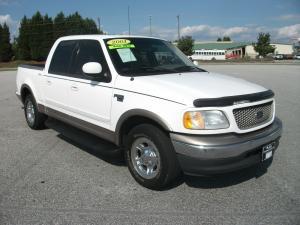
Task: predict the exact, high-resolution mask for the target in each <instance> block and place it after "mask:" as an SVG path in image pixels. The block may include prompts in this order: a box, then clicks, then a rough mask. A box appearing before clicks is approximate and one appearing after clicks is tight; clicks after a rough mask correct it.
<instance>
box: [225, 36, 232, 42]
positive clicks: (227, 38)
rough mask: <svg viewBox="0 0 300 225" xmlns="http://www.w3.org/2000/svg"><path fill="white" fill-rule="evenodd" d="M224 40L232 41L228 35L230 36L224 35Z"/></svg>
mask: <svg viewBox="0 0 300 225" xmlns="http://www.w3.org/2000/svg"><path fill="white" fill-rule="evenodd" d="M223 41H231V38H230V37H228V36H224V37H223Z"/></svg>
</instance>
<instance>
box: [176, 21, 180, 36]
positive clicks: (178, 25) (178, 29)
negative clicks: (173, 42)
mask: <svg viewBox="0 0 300 225" xmlns="http://www.w3.org/2000/svg"><path fill="white" fill-rule="evenodd" d="M176 17H177V35H178V40H179V39H180V24H179V20H180V18H179V15H177V16H176Z"/></svg>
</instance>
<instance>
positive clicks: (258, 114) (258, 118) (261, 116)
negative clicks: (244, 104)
mask: <svg viewBox="0 0 300 225" xmlns="http://www.w3.org/2000/svg"><path fill="white" fill-rule="evenodd" d="M263 116H264V112H263V111H258V112H256V113H255V118H256V119H257V120H260V119H262V118H263Z"/></svg>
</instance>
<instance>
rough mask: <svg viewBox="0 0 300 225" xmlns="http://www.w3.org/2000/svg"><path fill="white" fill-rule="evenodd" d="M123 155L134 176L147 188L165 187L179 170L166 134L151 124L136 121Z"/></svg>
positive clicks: (177, 174)
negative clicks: (138, 123) (139, 123)
mask: <svg viewBox="0 0 300 225" xmlns="http://www.w3.org/2000/svg"><path fill="white" fill-rule="evenodd" d="M125 158H126V161H127V165H128V168H129V171H130V173H131V174H132V176H133V177H134V179H135V180H136V181H137V182H138V183H139V184H141V185H142V186H144V187H147V188H150V189H162V188H165V187H167V186H168V185H169V184H170V183H171V182H173V181H174V179H175V178H176V177H178V176H179V174H180V167H179V164H178V161H177V158H176V154H175V151H174V149H173V145H172V143H171V141H170V138H169V136H168V135H167V134H166V133H165V132H164V131H162V130H161V129H159V128H158V127H156V126H153V125H150V124H141V125H138V126H136V127H134V128H133V129H132V130H131V131H130V133H129V135H128V140H127V147H126V151H125Z"/></svg>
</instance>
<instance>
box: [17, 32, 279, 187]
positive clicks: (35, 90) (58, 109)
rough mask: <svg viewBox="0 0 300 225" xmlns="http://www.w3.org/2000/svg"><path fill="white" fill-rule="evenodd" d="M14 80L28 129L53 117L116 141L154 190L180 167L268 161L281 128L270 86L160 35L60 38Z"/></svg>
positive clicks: (227, 167)
mask: <svg viewBox="0 0 300 225" xmlns="http://www.w3.org/2000/svg"><path fill="white" fill-rule="evenodd" d="M16 86H17V90H16V94H17V96H18V97H19V99H20V100H21V102H22V104H23V105H24V112H25V118H26V121H27V124H28V126H29V127H30V128H32V129H41V128H43V127H44V122H45V120H46V119H47V117H54V118H56V119H58V120H62V121H64V122H66V123H69V124H71V125H72V126H75V127H77V128H80V129H82V130H84V131H87V132H90V133H92V134H94V135H97V136H99V137H101V138H102V139H105V140H108V141H110V142H113V143H114V144H115V145H117V146H120V147H121V149H123V150H124V155H125V159H126V162H127V165H128V168H129V171H130V173H131V174H132V176H133V177H134V178H135V180H136V181H137V182H138V183H140V184H141V185H143V186H145V187H147V188H151V189H161V188H165V187H166V186H168V185H169V184H170V183H171V182H173V181H174V179H176V178H177V177H178V176H179V175H180V174H181V172H184V173H186V174H191V175H212V174H218V173H226V172H230V171H234V170H239V169H242V168H245V167H249V166H252V165H258V164H260V163H264V161H269V160H271V159H272V157H273V155H274V152H275V149H276V148H277V147H278V144H279V138H280V137H281V133H282V123H281V121H280V120H279V119H278V118H277V117H276V116H275V99H274V93H273V91H272V90H268V89H266V88H264V87H262V86H259V85H257V84H253V83H250V82H248V81H245V80H242V79H237V78H233V77H230V76H226V75H222V74H216V73H211V72H208V71H206V70H203V69H201V68H199V67H197V66H195V65H194V64H193V63H192V62H191V61H190V60H189V59H188V58H187V57H186V56H185V55H184V54H183V53H182V52H181V51H180V50H179V49H177V48H176V47H175V46H174V45H173V44H172V43H169V42H168V41H165V40H162V39H157V38H150V37H141V36H114V35H80V36H68V37H62V38H59V39H58V40H57V41H56V42H55V43H54V45H53V47H52V49H51V51H50V53H49V56H48V58H47V61H46V63H45V65H44V66H39V67H37V66H33V65H22V66H20V67H19V68H18V73H17V78H16ZM99 151H101V149H99Z"/></svg>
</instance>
